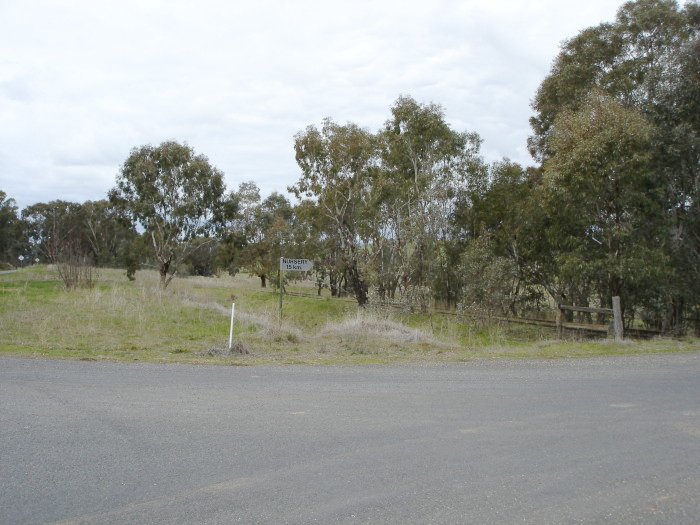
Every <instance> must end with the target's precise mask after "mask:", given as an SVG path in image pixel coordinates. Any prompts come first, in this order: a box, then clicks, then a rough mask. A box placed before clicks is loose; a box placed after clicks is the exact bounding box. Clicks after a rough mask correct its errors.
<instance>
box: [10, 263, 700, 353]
mask: <svg viewBox="0 0 700 525" xmlns="http://www.w3.org/2000/svg"><path fill="white" fill-rule="evenodd" d="M295 286H296V287H297V288H298V289H299V290H303V289H304V285H303V284H297V285H295ZM310 289H311V284H309V290H310ZM231 301H235V302H236V312H237V320H236V330H235V339H236V341H237V342H240V343H241V344H243V345H244V346H245V347H246V348H247V349H248V350H249V351H250V354H248V355H240V354H236V355H221V354H222V353H225V352H222V350H225V347H226V345H227V342H228V326H229V318H228V313H229V308H230V304H231ZM278 301H279V298H278V296H277V295H276V294H273V293H271V292H270V291H266V290H261V289H260V288H259V280H258V279H254V278H249V277H247V276H245V275H238V276H236V277H235V278H230V277H222V278H187V279H176V280H174V281H173V283H172V284H171V286H170V287H169V288H168V289H167V290H165V291H162V290H160V289H159V287H158V279H157V275H156V274H155V273H154V272H148V271H143V272H139V273H138V275H137V280H136V281H135V282H129V281H127V280H126V278H125V277H124V274H123V272H122V271H120V270H100V278H99V281H98V284H97V286H95V287H94V288H92V289H79V290H70V291H69V290H65V289H64V288H63V285H62V283H61V282H60V281H59V280H58V278H57V276H56V274H55V272H54V271H53V270H52V269H51V268H47V267H32V268H27V269H23V270H21V271H19V272H16V273H12V274H5V275H0V354H4V355H17V356H27V357H49V358H57V359H86V360H125V361H126V360H128V361H134V360H137V361H151V362H178V363H222V364H235V365H250V364H293V363H305V364H370V363H377V364H383V363H397V362H407V363H418V362H425V363H427V362H450V361H452V362H454V361H468V360H470V359H475V358H493V359H499V358H558V357H587V356H600V355H619V354H641V353H658V352H683V351H686V352H687V351H698V350H700V341H698V340H697V339H692V338H689V339H684V340H671V339H659V340H654V341H641V342H625V343H623V344H614V343H611V342H609V341H556V340H553V334H552V333H551V331H548V330H546V329H538V328H535V327H527V326H525V327H524V326H497V325H494V326H478V325H474V324H465V323H461V322H459V321H458V320H456V319H455V318H453V317H448V316H439V315H436V316H433V317H432V318H428V317H427V316H421V315H416V314H412V315H398V314H392V315H388V314H384V313H381V312H379V313H378V312H364V311H359V310H358V309H357V307H356V306H354V305H353V304H352V303H350V302H346V301H339V300H335V299H331V298H328V297H322V298H311V297H294V296H287V297H285V299H284V316H283V319H282V321H280V319H279V316H278Z"/></svg>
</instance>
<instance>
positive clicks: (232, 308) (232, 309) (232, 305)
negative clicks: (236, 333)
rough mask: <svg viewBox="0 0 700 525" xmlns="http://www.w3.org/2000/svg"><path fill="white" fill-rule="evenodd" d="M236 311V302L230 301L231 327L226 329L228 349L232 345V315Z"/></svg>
mask: <svg viewBox="0 0 700 525" xmlns="http://www.w3.org/2000/svg"><path fill="white" fill-rule="evenodd" d="M235 312H236V303H231V328H230V329H229V331H228V351H229V352H230V351H231V348H232V347H233V316H234V314H235Z"/></svg>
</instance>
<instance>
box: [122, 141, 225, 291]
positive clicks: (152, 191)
mask: <svg viewBox="0 0 700 525" xmlns="http://www.w3.org/2000/svg"><path fill="white" fill-rule="evenodd" d="M224 191H225V187H224V182H223V173H222V172H221V171H220V170H218V169H217V168H215V167H213V166H212V165H211V164H210V163H209V160H208V159H207V157H205V156H204V155H197V154H195V152H194V150H193V149H192V148H191V147H190V146H188V145H187V144H179V143H177V142H174V141H168V142H163V143H162V144H161V145H160V146H157V147H154V146H151V145H147V146H141V147H139V148H135V149H133V150H132V151H131V154H130V155H129V157H128V158H127V159H126V161H124V164H123V165H122V168H121V171H120V173H119V175H118V176H117V180H116V186H115V188H113V189H112V190H111V191H110V193H109V198H110V201H111V202H112V203H113V204H115V205H117V206H119V207H121V208H122V209H124V210H125V211H126V212H127V213H128V214H129V216H130V217H131V219H132V220H133V221H134V223H136V224H138V225H139V226H140V227H141V228H143V230H144V231H145V233H146V235H147V236H148V238H149V239H150V243H151V246H152V248H153V254H154V256H155V258H156V260H157V262H158V271H159V274H160V283H161V286H162V287H163V288H165V287H167V286H168V284H169V283H170V281H171V280H172V279H173V277H174V276H175V275H176V273H177V266H178V264H179V263H180V262H181V261H182V260H183V259H184V258H185V257H186V256H187V255H188V254H189V253H191V252H192V250H194V249H196V248H197V247H198V246H201V245H202V243H201V241H200V242H197V243H193V242H192V241H193V240H194V239H195V238H197V237H205V238H208V237H210V236H211V235H213V234H214V233H215V232H216V231H218V229H219V228H221V227H222V226H223V224H224V222H225V218H226V216H227V215H230V214H232V211H233V210H230V209H229V208H230V204H231V203H230V202H229V201H227V200H226V199H225V197H224ZM212 242H213V241H212Z"/></svg>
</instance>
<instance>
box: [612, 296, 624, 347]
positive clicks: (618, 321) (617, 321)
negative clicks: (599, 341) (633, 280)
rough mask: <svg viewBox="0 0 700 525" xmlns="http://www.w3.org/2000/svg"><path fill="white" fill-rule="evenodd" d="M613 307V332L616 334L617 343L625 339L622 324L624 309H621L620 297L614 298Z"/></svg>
mask: <svg viewBox="0 0 700 525" xmlns="http://www.w3.org/2000/svg"><path fill="white" fill-rule="evenodd" d="M612 307H613V331H614V332H615V341H617V342H620V341H622V339H623V337H624V333H623V331H624V327H623V326H624V325H623V323H622V308H621V307H620V297H619V296H617V295H616V296H615V297H613V298H612Z"/></svg>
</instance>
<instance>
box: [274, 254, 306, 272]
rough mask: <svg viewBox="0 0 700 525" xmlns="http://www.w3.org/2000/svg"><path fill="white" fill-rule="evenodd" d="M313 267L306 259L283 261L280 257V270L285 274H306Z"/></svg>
mask: <svg viewBox="0 0 700 525" xmlns="http://www.w3.org/2000/svg"><path fill="white" fill-rule="evenodd" d="M313 267H314V263H313V261H310V260H308V259H285V258H284V257H280V270H282V271H285V272H308V271H309V270H311V269H312V268H313Z"/></svg>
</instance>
